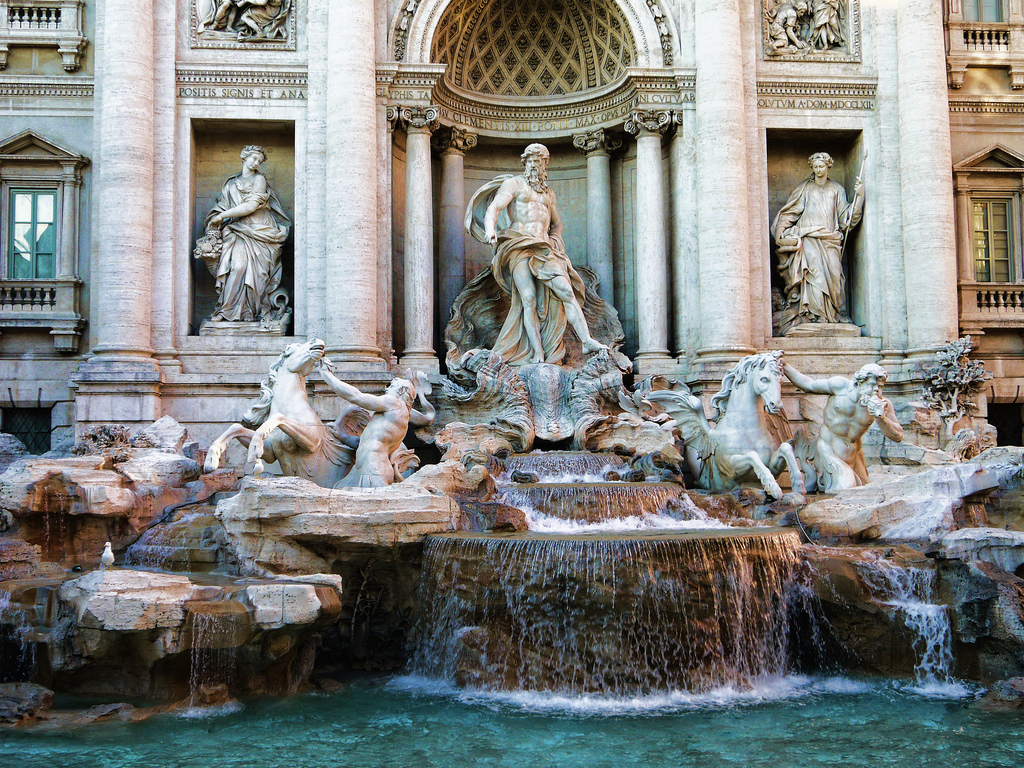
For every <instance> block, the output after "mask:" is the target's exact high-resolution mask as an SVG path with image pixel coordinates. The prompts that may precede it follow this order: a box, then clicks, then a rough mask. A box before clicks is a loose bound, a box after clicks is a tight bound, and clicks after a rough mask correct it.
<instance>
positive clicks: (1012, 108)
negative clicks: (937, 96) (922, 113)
mask: <svg viewBox="0 0 1024 768" xmlns="http://www.w3.org/2000/svg"><path fill="white" fill-rule="evenodd" d="M949 111H950V112H952V113H960V114H971V115H1024V101H996V100H992V101H988V100H986V99H976V98H975V99H950V100H949Z"/></svg>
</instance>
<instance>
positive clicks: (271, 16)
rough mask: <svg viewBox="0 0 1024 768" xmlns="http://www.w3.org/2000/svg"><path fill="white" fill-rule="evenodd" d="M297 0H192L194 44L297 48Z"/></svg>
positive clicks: (191, 15) (195, 46)
mask: <svg viewBox="0 0 1024 768" xmlns="http://www.w3.org/2000/svg"><path fill="white" fill-rule="evenodd" d="M297 2H298V0H268V1H267V2H263V3H260V2H254V0H191V6H192V8H191V13H190V26H189V38H190V39H189V44H190V45H191V47H192V48H234V49H242V50H268V49H270V50H282V51H294V50H295V39H296V31H295V17H296V15H297V12H296V8H295V5H296V3H297Z"/></svg>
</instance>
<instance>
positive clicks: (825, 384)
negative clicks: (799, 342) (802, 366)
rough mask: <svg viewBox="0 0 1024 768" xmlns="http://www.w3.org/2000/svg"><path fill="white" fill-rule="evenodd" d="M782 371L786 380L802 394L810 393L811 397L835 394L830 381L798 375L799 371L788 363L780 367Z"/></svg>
mask: <svg viewBox="0 0 1024 768" xmlns="http://www.w3.org/2000/svg"><path fill="white" fill-rule="evenodd" d="M782 370H783V372H784V373H785V374H786V378H787V379H789V380H790V381H792V382H793V383H794V384H796V385H797V386H798V387H799V388H800V389H802V390H803V391H804V392H810V393H811V394H813V395H832V394H835V386H834V383H833V382H832V379H820V380H817V379H812V378H811V377H810V376H807V375H806V374H803V373H800V371H798V370H797V369H796V368H794V367H793V366H792V365H790V364H789V363H785V364H784V365H783V366H782ZM844 381H845V380H844Z"/></svg>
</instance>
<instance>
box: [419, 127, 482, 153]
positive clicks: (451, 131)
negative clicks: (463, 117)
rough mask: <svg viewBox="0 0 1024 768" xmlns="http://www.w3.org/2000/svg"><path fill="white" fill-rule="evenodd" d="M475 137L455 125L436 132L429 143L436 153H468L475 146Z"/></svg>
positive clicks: (473, 134)
mask: <svg viewBox="0 0 1024 768" xmlns="http://www.w3.org/2000/svg"><path fill="white" fill-rule="evenodd" d="M476 142H477V136H476V134H475V133H470V132H469V131H467V130H466V129H465V128H459V127H458V126H457V125H452V126H443V127H442V128H441V129H440V130H439V131H437V132H436V133H435V134H434V136H433V138H432V139H431V141H430V143H431V144H432V145H433V147H434V149H436V150H437V151H438V152H442V153H443V152H448V151H454V152H468V151H469V150H471V149H472V148H473V147H475V146H476Z"/></svg>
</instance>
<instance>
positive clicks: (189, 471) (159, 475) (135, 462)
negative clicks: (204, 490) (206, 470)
mask: <svg viewBox="0 0 1024 768" xmlns="http://www.w3.org/2000/svg"><path fill="white" fill-rule="evenodd" d="M117 468H118V470H119V471H120V472H122V473H123V474H124V475H125V476H126V477H128V478H129V479H130V480H132V481H133V482H135V483H142V484H144V485H152V486H170V487H172V488H176V487H179V486H182V485H185V483H190V482H192V481H193V480H196V479H198V478H199V475H200V473H201V471H202V468H201V467H200V466H199V464H198V463H197V462H196V461H194V460H193V459H190V458H187V457H186V456H183V455H182V454H180V453H167V452H164V451H161V450H147V451H136V452H134V454H133V455H132V457H131V458H130V459H129V460H128V461H126V462H124V463H122V464H118V465H117Z"/></svg>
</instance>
